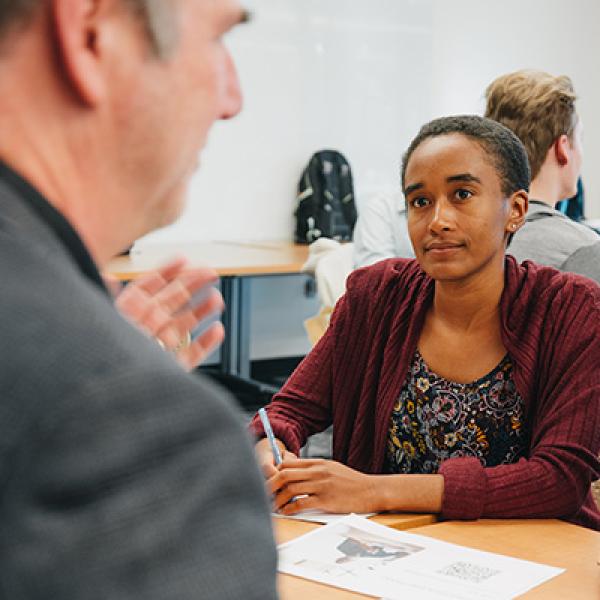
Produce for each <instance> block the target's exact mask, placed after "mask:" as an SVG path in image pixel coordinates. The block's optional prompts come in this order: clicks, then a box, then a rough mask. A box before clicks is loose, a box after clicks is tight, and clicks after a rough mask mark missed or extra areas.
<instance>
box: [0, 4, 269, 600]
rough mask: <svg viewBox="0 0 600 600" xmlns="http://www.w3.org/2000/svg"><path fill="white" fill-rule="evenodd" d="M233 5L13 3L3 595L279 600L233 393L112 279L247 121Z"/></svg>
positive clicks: (1, 354) (3, 57)
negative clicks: (128, 309)
mask: <svg viewBox="0 0 600 600" xmlns="http://www.w3.org/2000/svg"><path fill="white" fill-rule="evenodd" d="M244 19H245V15H244V12H243V11H242V10H241V8H240V7H239V5H238V4H237V1H236V0H169V1H167V0H45V1H42V0H5V1H3V2H2V3H1V5H0V159H1V163H0V281H1V282H2V283H1V288H0V498H1V508H0V597H2V598H11V599H12V600H21V599H28V600H29V599H37V598H40V599H41V598H44V599H46V598H56V599H61V600H70V599H75V598H77V599H87V598H89V599H92V598H98V599H107V598H110V599H121V598H144V599H146V600H147V599H154V598H156V599H166V598H190V599H191V598H194V599H198V598H210V599H213V598H214V599H222V598H223V599H225V598H245V599H248V598H256V599H260V600H263V599H269V598H275V596H276V592H275V565H276V562H275V561H276V556H275V549H274V543H273V538H272V531H271V526H270V519H269V514H268V505H267V501H266V498H265V495H264V490H263V484H262V481H261V478H260V476H259V474H258V471H257V467H256V465H255V462H254V457H253V454H252V450H251V446H250V443H249V440H247V439H246V434H245V432H244V430H243V428H242V426H241V424H240V423H239V415H238V414H237V413H236V411H235V410H234V409H233V408H232V405H231V403H230V401H229V399H228V398H227V397H225V396H224V394H223V393H222V392H220V391H218V390H216V389H215V388H213V387H212V386H211V385H210V384H209V383H208V382H206V381H204V380H201V379H199V378H198V377H193V376H191V375H188V374H186V373H184V371H183V370H182V369H181V367H180V366H179V365H178V364H177V362H176V360H175V359H174V357H173V355H172V354H170V353H166V352H164V351H162V350H161V349H160V348H159V346H158V344H156V343H155V342H154V341H152V340H150V339H148V338H147V337H146V336H144V335H143V334H142V333H139V332H138V331H136V330H135V329H134V328H133V327H132V326H131V325H129V324H128V323H127V322H126V321H125V320H124V319H123V318H122V317H120V316H119V314H118V312H117V311H116V310H115V309H114V306H113V303H112V299H111V297H110V294H109V293H108V292H107V290H106V288H105V287H104V284H103V281H102V279H101V277H100V275H99V269H101V268H102V266H103V265H104V264H105V262H106V261H107V260H108V259H109V258H110V257H111V256H113V255H114V254H116V253H117V252H118V251H120V250H121V249H123V248H125V247H127V246H128V245H129V244H131V242H132V241H133V240H134V239H136V238H138V237H139V236H141V235H143V234H144V233H146V232H148V231H150V230H152V229H154V228H156V227H158V226H161V225H164V224H166V223H168V222H170V221H172V220H173V219H174V218H175V217H176V216H177V215H178V214H179V212H180V210H181V208H182V202H183V201H182V199H183V195H184V191H185V188H186V184H187V181H188V178H189V176H190V174H191V172H192V171H193V170H194V168H195V166H196V160H197V156H198V153H199V151H200V149H201V147H202V146H203V144H204V142H205V138H206V135H207V132H208V130H209V128H210V126H211V125H212V124H213V122H214V121H215V120H216V119H220V118H223V119H224V118H228V117H231V116H233V115H235V114H236V113H237V112H238V110H239V109H240V104H241V98H240V92H239V88H238V81H237V77H236V74H235V71H234V68H233V65H232V62H231V59H230V56H229V54H228V53H227V50H226V49H225V47H224V45H223V41H222V36H223V35H224V34H225V33H226V32H227V31H228V30H229V29H230V28H231V27H233V26H234V25H235V24H237V23H238V22H240V21H243V20H244Z"/></svg>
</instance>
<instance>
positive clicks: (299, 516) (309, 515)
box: [272, 509, 377, 525]
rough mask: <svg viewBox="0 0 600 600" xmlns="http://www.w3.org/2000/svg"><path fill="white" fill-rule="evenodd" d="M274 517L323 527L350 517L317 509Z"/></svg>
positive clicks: (359, 514)
mask: <svg viewBox="0 0 600 600" xmlns="http://www.w3.org/2000/svg"><path fill="white" fill-rule="evenodd" d="M272 514H273V516H274V517H279V518H281V519H294V520H296V521H309V522H311V523H322V524H323V525H328V524H329V523H335V522H337V521H339V520H340V519H343V518H344V517H347V516H348V513H328V512H323V511H322V510H316V509H307V510H301V511H300V512H298V513H296V514H295V515H281V514H279V513H272ZM376 514H377V513H357V515H356V516H358V517H364V518H367V517H372V516H373V515H376Z"/></svg>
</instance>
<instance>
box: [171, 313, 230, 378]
mask: <svg viewBox="0 0 600 600" xmlns="http://www.w3.org/2000/svg"><path fill="white" fill-rule="evenodd" d="M224 339H225V329H224V328H223V324H222V323H221V322H220V321H217V322H215V323H213V324H212V325H211V326H210V327H209V328H208V329H207V330H206V331H205V332H204V333H203V334H202V335H200V337H198V338H197V339H195V340H194V341H193V342H192V344H191V345H190V346H189V347H188V348H185V349H184V350H181V352H179V353H178V354H177V358H178V360H179V361H180V362H181V363H182V364H183V366H184V367H185V368H186V369H188V370H191V369H194V368H195V367H197V366H198V365H199V364H200V363H201V362H202V361H203V360H204V359H205V358H206V357H207V356H208V355H209V354H211V353H212V352H213V351H214V350H216V349H217V348H218V347H219V346H220V345H221V344H222V343H223V340H224Z"/></svg>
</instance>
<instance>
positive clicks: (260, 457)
mask: <svg viewBox="0 0 600 600" xmlns="http://www.w3.org/2000/svg"><path fill="white" fill-rule="evenodd" d="M276 444H277V445H278V446H279V451H280V452H281V458H282V460H284V461H285V460H293V459H296V455H295V454H294V453H293V452H290V451H289V450H287V449H286V447H285V446H284V445H283V443H282V442H280V441H279V440H276ZM254 453H255V455H256V461H257V462H258V466H259V467H260V470H261V471H262V472H263V475H264V476H265V479H271V478H272V477H273V476H274V475H275V474H277V473H278V470H277V467H276V466H275V459H274V458H273V452H272V450H271V445H270V444H269V440H268V439H267V438H263V439H262V440H260V441H259V442H257V443H256V445H255V446H254Z"/></svg>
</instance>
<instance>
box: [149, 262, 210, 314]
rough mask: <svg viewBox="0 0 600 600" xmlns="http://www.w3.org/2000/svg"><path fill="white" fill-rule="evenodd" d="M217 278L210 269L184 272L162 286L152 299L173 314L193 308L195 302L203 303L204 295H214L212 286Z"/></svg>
mask: <svg viewBox="0 0 600 600" xmlns="http://www.w3.org/2000/svg"><path fill="white" fill-rule="evenodd" d="M217 279H218V277H217V273H216V272H215V271H213V270H212V269H196V270H194V271H189V272H184V273H181V275H179V276H178V277H177V278H176V279H174V280H173V281H171V282H169V283H168V284H167V285H166V286H164V287H163V288H162V289H161V290H160V291H159V292H158V293H157V294H156V295H155V296H154V300H155V301H156V302H158V303H159V304H162V305H163V306H164V307H165V308H166V309H167V310H168V311H169V312H171V313H173V314H175V313H177V312H179V311H181V310H186V309H192V310H193V309H194V307H195V305H196V304H197V303H199V304H200V305H202V304H204V302H205V297H206V298H212V297H213V296H214V295H215V293H214V292H213V288H212V286H213V285H214V283H216V281H217ZM215 292H216V294H217V295H218V294H219V292H217V291H216V290H215Z"/></svg>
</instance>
